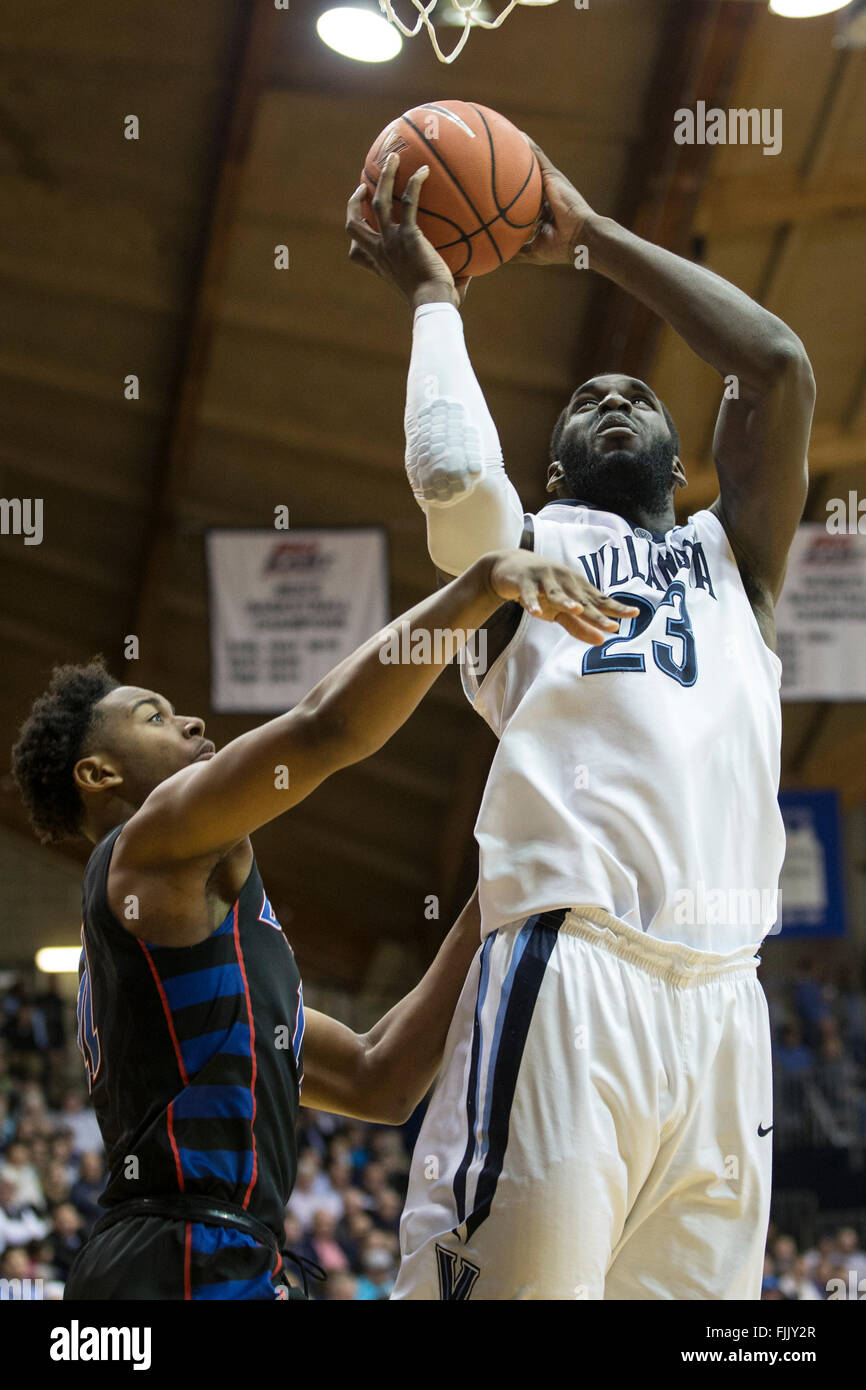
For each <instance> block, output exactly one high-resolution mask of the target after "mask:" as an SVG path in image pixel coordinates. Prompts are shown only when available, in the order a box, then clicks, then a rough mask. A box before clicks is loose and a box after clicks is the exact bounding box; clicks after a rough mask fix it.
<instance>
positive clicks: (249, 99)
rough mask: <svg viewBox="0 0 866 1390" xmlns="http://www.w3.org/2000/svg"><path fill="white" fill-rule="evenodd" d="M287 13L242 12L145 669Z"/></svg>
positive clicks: (137, 618)
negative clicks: (266, 90)
mask: <svg viewBox="0 0 866 1390" xmlns="http://www.w3.org/2000/svg"><path fill="white" fill-rule="evenodd" d="M281 20H282V15H281V12H280V11H279V10H277V9H276V8H275V7H274V4H273V0H250V3H248V4H246V5H243V6H241V7H240V11H239V16H238V32H237V34H236V35H235V37H234V39H233V41H232V44H231V48H232V51H233V52H235V53H237V54H238V58H237V61H236V64H235V68H234V72H233V75H232V79H231V81H230V86H229V93H228V100H227V109H226V117H225V123H224V127H223V129H224V135H223V139H222V141H221V147H220V151H219V157H218V162H217V166H216V170H215V173H214V175H213V178H212V191H211V196H209V197H208V198H207V199H206V202H205V206H206V209H207V213H206V220H205V225H204V226H203V227H202V230H201V236H200V246H199V252H198V256H197V257H196V262H195V263H196V264H197V265H198V267H199V273H198V279H197V281H196V284H195V286H194V290H193V294H192V298H191V303H190V306H189V312H188V317H187V322H188V328H187V332H186V335H185V341H184V348H183V356H182V361H181V363H180V366H179V371H178V376H177V387H176V391H175V396H174V403H173V407H172V410H171V417H170V422H169V428H168V435H167V439H166V444H165V448H164V450H163V453H162V457H161V460H160V461H159V462H158V464H157V467H156V468H155V470H154V477H153V490H152V493H151V499H150V507H149V515H148V519H147V525H146V526H145V528H144V534H145V536H146V537H147V540H146V543H145V547H144V550H143V553H142V554H141V556H140V557H139V562H138V582H137V584H136V586H135V589H136V595H137V598H136V604H135V611H134V613H133V614H132V616H131V626H130V631H132V632H135V633H137V634H138V636H139V638H140V641H141V653H142V657H141V659H142V671H143V672H146V671H147V669H148V667H149V665H150V663H151V662H152V660H153V656H154V653H155V651H156V650H157V649H158V646H159V609H160V590H161V581H162V578H163V575H164V572H165V567H166V566H167V565H168V564H169V563H170V545H171V535H172V530H173V525H174V507H175V502H176V499H177V497H178V495H179V494H180V493H181V492H182V490H183V486H184V480H185V478H186V475H187V471H188V469H189V466H190V462H191V459H192V455H193V450H194V448H195V442H196V434H197V430H198V422H199V410H200V405H201V400H202V395H203V391H204V384H205V379H206V374H207V369H208V364H209V360H210V349H211V343H212V340H213V336H214V331H215V329H216V325H217V315H218V311H219V302H220V294H221V292H222V286H223V282H224V278H225V271H226V266H227V263H228V257H229V252H230V249H231V233H232V228H233V224H234V219H235V215H236V211H237V206H238V202H239V199H240V193H241V187H242V183H243V176H244V167H245V164H246V160H247V156H248V153H249V147H250V140H251V137H252V130H253V124H254V121H255V116H256V111H257V109H258V102H259V96H260V93H261V90H262V87H263V85H264V83H265V81H266V78H267V72H268V65H269V63H270V61H271V59H272V53H273V50H274V48H275V47H276V45H277V43H278V41H279V30H280V25H281Z"/></svg>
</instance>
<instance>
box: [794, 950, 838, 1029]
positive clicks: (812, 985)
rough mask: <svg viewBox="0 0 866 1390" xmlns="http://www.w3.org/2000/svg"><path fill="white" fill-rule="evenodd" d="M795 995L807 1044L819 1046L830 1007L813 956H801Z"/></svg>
mask: <svg viewBox="0 0 866 1390" xmlns="http://www.w3.org/2000/svg"><path fill="white" fill-rule="evenodd" d="M794 997H795V1000H796V1005H797V1015H798V1017H799V1020H800V1023H801V1025H802V1029H803V1037H804V1039H805V1041H806V1044H807V1046H809V1047H817V1046H818V1044H819V1043H820V1041H821V1029H822V1025H823V1024H824V1022H825V1021H826V1019H827V1018H829V1016H830V1009H829V1006H828V1004H827V1000H826V998H825V996H824V988H823V985H822V983H821V981H820V978H819V975H818V970H817V968H816V966H815V962H814V961H813V960H812V958H811V956H803V957H801V959H800V961H799V963H798V972H797V983H796V985H795V988H794Z"/></svg>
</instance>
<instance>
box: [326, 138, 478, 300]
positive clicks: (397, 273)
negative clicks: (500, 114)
mask: <svg viewBox="0 0 866 1390" xmlns="http://www.w3.org/2000/svg"><path fill="white" fill-rule="evenodd" d="M399 165H400V159H399V156H398V155H396V154H390V155H389V156H388V158H387V159H386V161H385V167H384V169H383V170H382V173H381V175H380V176H379V182H378V183H377V185H376V192H375V194H374V195H373V199H372V202H373V211H374V212H375V214H376V220H377V222H378V223H379V227H380V231H378V232H377V231H376V230H375V229H374V228H373V227H371V226H370V224H369V222H367V221H365V219H364V215H363V207H364V191H365V185H364V184H363V183H362V184H359V185H358V187H357V188H356V189H355V192H354V193H353V194H352V196H351V198H350V199H349V204H348V207H347V209H346V231H347V232H348V233H349V235H350V236H351V237H352V244H351V246H350V247H349V259H350V260H352V261H355V262H356V264H358V265H362V266H365V267H366V268H367V270H372V271H373V272H374V274H376V275H380V276H381V277H382V279H383V280H385V281H387V283H388V284H389V285H393V286H394V289H395V290H397V291H398V292H399V293H400V294H402V295H403V297H404V298H405V299H406V300H407V301H408V303H409V304H410V305H411V307H412V308H413V309H417V308H418V305H419V304H431V303H442V302H443V301H444V302H445V303H448V304H453V305H454V307H455V309H459V308H460V305H461V304H462V303H463V300H464V299H465V298H466V291H467V289H468V287H469V281H470V279H471V277H470V276H468V275H463V276H460V277H459V278H458V279H457V280H455V279H454V277H453V275H452V274H451V271H450V270H449V269H448V267H447V265H446V264H445V262H444V260H443V259H442V257H441V256H440V255H439V252H438V251H437V250H436V249H435V247H434V246H433V245H432V243H431V242H430V241H428V239H427V237H425V235H424V233H423V232H422V231H421V228H420V227H419V226H418V222H417V215H418V200H419V198H420V195H421V186H422V184H423V183H424V180H425V179H426V177H427V175H428V174H429V172H430V170H429V168H428V167H427V165H426V164H425V165H422V167H421V168H420V169H416V171H415V173H414V174H413V175H412V177H411V178H410V179H409V182H408V183H407V184H406V188H405V190H404V192H403V196H402V198H401V199H400V203H401V213H400V219H401V220H400V221H399V222H395V221H394V220H393V218H392V216H391V208H392V201H393V197H394V179H395V178H396V175H397V169H398V168H399Z"/></svg>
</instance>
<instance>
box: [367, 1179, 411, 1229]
mask: <svg viewBox="0 0 866 1390" xmlns="http://www.w3.org/2000/svg"><path fill="white" fill-rule="evenodd" d="M402 1212H403V1198H402V1197H401V1196H400V1195H399V1194H398V1193H396V1192H395V1191H394V1189H393V1187H386V1188H383V1190H382V1191H381V1192H380V1193H379V1196H378V1198H377V1201H376V1205H375V1207H374V1208H373V1209H372V1212H371V1215H372V1218H373V1221H374V1222H375V1224H376V1226H377V1227H378V1228H379V1230H381V1231H388V1232H389V1233H390V1234H391V1235H392V1236H396V1235H398V1234H399V1231H400V1217H401V1215H402Z"/></svg>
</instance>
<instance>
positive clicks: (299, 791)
mask: <svg viewBox="0 0 866 1390" xmlns="http://www.w3.org/2000/svg"><path fill="white" fill-rule="evenodd" d="M503 598H513V599H516V600H519V601H520V602H522V603H525V604H526V605H527V606H528V607H530V608H531V609H532V611H533V612H534V613H536V614H537V615H539V616H541V617H543V618H545V619H546V620H548V621H555V622H557V623H558V624H559V625H560V626H559V630H560V631H563V630H564V631H567V632H568V633H569V639H570V640H571V641H574V639H575V638H576V637H582V638H588V639H589V640H590V641H603V640H604V634H603V632H602V631H601V630H600V629H601V625H602V620H603V615H604V614H605V613H608V614H609V613H612V612H617V611H621V606H620V605H617V604H614V603H612V602H611V601H609V600H608V599H606V598H604V597H603V596H601V595H600V594H598V593H597V592H596V591H595V590H594V589H593V588H592V586H590V585H588V584H587V582H586V581H585V580H584V579H583V578H582V577H580V576H577V575H573V574H571V573H570V572H569V571H568V570H566V569H565V568H564V567H562V566H558V565H556V564H552V563H550V562H546V561H543V560H541V559H540V558H539V557H535V556H531V555H528V554H525V553H522V552H520V551H514V552H509V553H502V554H493V555H488V556H485V557H484V558H482V559H481V560H480V561H479V562H478V563H476V564H473V565H472V566H470V568H469V569H468V570H467V571H466V573H465V574H463V575H461V577H460V578H459V579H456V580H455V581H454V582H453V583H451V584H449V585H448V586H447V587H446V588H444V589H442V590H440V592H439V593H438V594H435V595H434V596H433V597H431V598H427V599H425V600H424V601H423V602H422V603H420V604H418V605H416V606H415V607H414V608H413V609H411V610H410V611H409V612H408V613H405V614H404V615H403V616H402V617H401V618H398V619H397V620H396V629H397V631H398V632H399V631H404V632H405V634H406V641H407V645H408V646H409V648H410V649H411V648H412V646H413V643H414V639H415V636H416V635H418V637H419V638H420V639H421V642H420V644H419V645H420V646H423V645H424V640H425V638H427V639H428V640H427V646H428V647H429V649H430V651H431V653H433V652H435V659H431V660H430V661H428V662H427V663H426V664H419V663H416V662H414V661H413V662H411V663H406V664H402V665H400V664H393V663H391V662H390V661H389V662H387V663H386V662H385V661H383V659H382V656H383V650H384V649H385V647H386V646H387V645H388V644H389V643H390V642H391V641H392V638H393V632H394V629H390V628H389V629H385V630H383V631H382V632H379V633H376V634H375V635H374V636H373V637H371V638H370V639H369V641H367V642H366V643H365V644H364V645H363V646H362V647H360V648H359V649H358V650H357V651H356V652H354V653H353V654H352V655H351V656H349V657H347V658H346V660H345V661H343V662H342V663H341V664H340V665H339V666H337V667H336V668H335V669H334V670H333V671H331V672H330V674H329V675H327V676H325V678H324V679H323V680H322V681H320V682H319V684H318V685H317V686H315V687H314V689H313V690H312V691H311V692H310V693H309V694H308V695H307V696H306V697H305V698H304V699H303V700H302V701H301V702H300V703H299V704H298V705H296V706H295V708H294V709H292V710H290V711H289V712H288V713H286V714H282V715H279V716H278V717H277V718H275V719H272V720H270V721H269V722H268V723H265V724H262V725H261V726H260V727H259V728H255V729H252V730H250V731H249V732H248V733H246V734H243V735H242V736H241V737H240V738H236V739H234V740H233V741H232V742H231V743H228V744H227V745H226V746H225V747H224V748H222V749H220V750H219V751H218V752H217V751H216V750H215V748H214V745H213V744H212V743H211V742H210V740H208V739H206V738H205V737H204V722H203V720H201V719H198V718H196V717H193V716H189V715H182V714H178V713H177V712H176V711H175V710H174V708H173V707H172V705H171V704H169V702H168V701H167V700H166V699H165V697H164V696H162V695H161V694H159V693H157V692H156V691H152V690H146V689H143V688H139V687H136V686H129V685H121V684H119V683H118V682H117V681H115V680H113V679H112V678H111V677H110V676H109V674H108V672H107V670H106V669H105V667H104V666H103V665H102V664H101V663H98V662H97V663H91V665H90V666H87V667H65V668H60V669H59V670H57V671H56V672H55V675H54V678H53V680H52V683H51V686H50V688H49V689H48V691H47V692H46V693H45V695H43V696H42V697H41V698H40V699H39V700H38V701H37V702H36V704H35V705H34V707H33V710H32V712H31V714H30V717H29V718H28V720H27V721H26V723H25V724H24V726H23V728H22V730H21V737H20V739H19V741H18V743H17V744H16V746H15V749H14V750H13V769H14V773H15V777H16V781H17V783H18V786H19V787H20V789H21V792H22V795H23V798H24V801H25V803H26V805H27V808H28V810H29V812H30V816H31V820H32V821H33V823H34V826H35V827H36V829H37V830H38V831H39V832H40V834H41V835H42V838H43V839H44V840H58V839H62V838H64V837H65V836H70V835H71V836H74V835H80V836H84V837H86V838H87V839H88V840H90V842H91V843H92V844H93V845H94V846H95V848H94V849H93V852H92V854H91V856H90V859H89V860H88V863H87V867H86V869H85V872H84V887H83V916H84V921H83V926H82V946H83V951H82V960H81V968H80V979H79V995H78V1021H79V1034H78V1038H79V1045H80V1047H81V1051H82V1053H83V1055H84V1061H85V1065H86V1069H87V1074H88V1080H89V1083H90V1090H91V1096H92V1100H93V1105H94V1108H95V1110H96V1114H97V1118H98V1120H99V1124H100V1128H101V1130H102V1135H103V1139H104V1141H105V1144H106V1148H107V1149H108V1163H109V1176H108V1183H107V1186H106V1190H105V1192H104V1194H103V1197H102V1198H101V1201H102V1203H103V1205H104V1206H106V1207H107V1209H108V1210H107V1211H106V1214H105V1216H104V1217H102V1218H101V1219H100V1221H99V1222H98V1223H97V1225H96V1227H95V1229H94V1232H93V1234H92V1236H91V1238H90V1240H89V1241H88V1243H87V1245H86V1246H85V1247H84V1249H83V1250H82V1251H81V1253H80V1254H79V1255H78V1257H77V1258H76V1261H75V1263H74V1265H73V1267H72V1270H71V1272H70V1277H69V1280H68V1281H67V1284H66V1292H65V1296H66V1297H67V1298H70V1299H79V1298H81V1299H116V1298H121V1299H146V1298H158V1299H191V1300H212V1299H244V1300H246V1299H274V1298H286V1297H289V1296H293V1295H290V1294H289V1291H288V1284H287V1282H286V1277H285V1274H284V1271H283V1263H282V1256H281V1245H282V1239H281V1235H282V1226H283V1215H284V1211H285V1206H286V1203H287V1201H288V1199H289V1195H290V1193H291V1190H292V1186H293V1184H294V1179H295V1171H296V1159H297V1154H296V1145H295V1122H296V1119H297V1109H298V1103H299V1095H300V1086H301V1080H302V1070H303V1067H304V1048H305V1044H306V1066H307V1073H308V1075H307V1088H306V1093H305V1097H304V1098H305V1102H306V1103H307V1104H311V1105H313V1106H316V1107H319V1108H324V1109H329V1110H338V1111H342V1112H344V1113H347V1114H350V1115H357V1116H361V1117H365V1118H369V1119H373V1118H378V1119H380V1120H385V1121H388V1120H391V1121H395V1120H399V1119H401V1118H404V1117H405V1116H406V1115H407V1114H408V1112H409V1110H411V1109H412V1108H413V1106H414V1104H415V1103H416V1102H417V1100H419V1099H420V1097H421V1095H422V1094H423V1093H424V1091H425V1089H426V1088H427V1086H428V1085H429V1083H430V1081H431V1079H432V1076H433V1075H434V1074H435V1070H436V1066H437V1065H438V1061H439V1054H440V1052H441V1047H442V1042H443V1040H444V1032H445V1028H446V1026H447V1021H448V1019H450V1017H451V1014H452V1012H453V1007H454V1003H455V1002H456V999H457V995H458V992H459V986H460V984H462V980H463V977H464V975H465V969H466V966H467V964H468V960H469V957H470V955H471V952H470V953H468V952H467V949H466V947H467V942H468V941H470V940H472V952H474V950H475V948H476V946H477V939H478V938H477V930H478V924H477V922H476V921H474V920H473V911H474V910H473V908H472V906H471V905H470V907H469V908H467V910H466V912H465V913H464V915H463V918H462V920H461V922H460V923H459V924H458V926H457V927H456V928H455V929H454V931H453V932H452V934H451V936H450V937H449V938H448V941H447V942H446V943H445V945H444V946H443V948H442V951H441V952H440V954H439V956H438V957H437V960H436V961H435V962H434V964H433V966H432V967H431V970H430V971H429V972H428V974H427V976H426V977H425V979H424V981H422V983H421V985H419V986H418V988H417V989H416V990H414V991H413V992H412V993H411V994H410V995H408V996H407V998H406V999H404V1000H402V1001H401V1003H400V1004H399V1005H397V1006H396V1008H395V1009H394V1010H392V1011H391V1012H390V1013H389V1014H388V1015H386V1017H385V1018H384V1019H383V1020H381V1021H380V1022H379V1023H378V1024H377V1025H376V1027H375V1028H374V1029H373V1030H372V1031H371V1033H370V1034H369V1035H367V1036H366V1037H365V1038H358V1037H357V1036H356V1035H355V1034H353V1033H351V1032H350V1031H349V1030H348V1029H346V1028H343V1027H342V1026H341V1025H340V1024H339V1023H337V1022H336V1021H335V1020H333V1019H329V1018H326V1017H325V1016H324V1015H321V1014H315V1013H313V1012H312V1011H308V1013H307V1015H306V1017H305V1014H304V1008H303V998H302V992H301V981H300V977H299V975H298V969H297V966H296V964H295V959H294V955H293V953H292V951H291V948H290V947H289V945H288V942H287V941H286V938H285V937H284V935H283V933H282V931H281V930H280V925H279V922H278V921H277V919H276V917H275V915H274V911H273V908H272V907H271V904H270V902H269V900H268V897H267V894H266V892H265V888H264V885H263V883H262V880H261V877H260V875H259V872H258V869H257V867H256V862H255V858H254V856H253V850H252V845H251V843H250V839H249V837H250V835H251V834H252V833H253V832H254V831H255V830H257V829H258V828H259V827H260V826H262V825H265V824H267V822H268V821H271V820H273V819H274V818H275V817H276V816H279V815H281V814H282V813H283V812H284V811H287V810H288V809H289V808H290V807H292V806H297V805H298V804H299V803H300V802H302V801H303V800H304V798H305V797H307V796H309V794H310V793H311V792H312V791H313V790H314V789H315V788H316V787H317V786H319V784H320V783H321V782H323V781H324V780H325V778H326V777H328V776H330V775H331V774H332V773H334V772H336V771H338V770H339V769H340V768H344V767H348V766H349V765H350V764H352V763H355V762H357V761H359V760H360V759H362V758H366V757H369V756H370V754H372V753H373V752H375V751H376V749H378V748H380V747H381V746H382V744H383V743H384V742H385V741H386V739H388V738H390V736H391V734H393V733H394V732H395V730H397V729H398V728H400V726H401V725H402V724H403V723H404V721H405V720H406V719H408V717H409V715H410V714H411V713H412V711H413V709H414V708H415V707H416V705H417V704H418V702H419V701H420V700H421V698H422V696H423V695H424V694H425V692H426V691H427V690H428V689H429V687H430V686H431V685H432V684H433V682H434V680H435V679H436V677H437V675H438V674H439V672H440V671H441V669H442V665H443V663H444V661H445V660H446V659H447V654H448V649H449V644H448V643H447V642H442V641H441V640H440V641H438V642H433V643H430V642H429V636H430V633H431V631H432V632H433V633H435V632H442V633H446V634H448V633H450V634H452V636H453V638H454V641H455V643H457V644H459V642H460V641H461V635H462V634H465V633H466V632H467V631H468V630H471V629H474V628H477V627H478V625H479V624H481V623H483V622H484V621H485V619H486V618H488V617H489V616H490V614H491V613H492V612H493V611H494V610H495V609H496V608H497V607H498V606H499V605H500V603H501V601H502V599H503ZM596 600H597V603H598V606H597V607H596ZM286 773H288V776H286ZM323 930H326V927H323ZM473 938H474V939H473ZM305 1024H306V1038H305Z"/></svg>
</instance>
